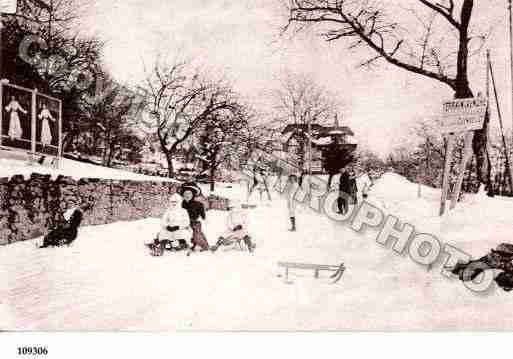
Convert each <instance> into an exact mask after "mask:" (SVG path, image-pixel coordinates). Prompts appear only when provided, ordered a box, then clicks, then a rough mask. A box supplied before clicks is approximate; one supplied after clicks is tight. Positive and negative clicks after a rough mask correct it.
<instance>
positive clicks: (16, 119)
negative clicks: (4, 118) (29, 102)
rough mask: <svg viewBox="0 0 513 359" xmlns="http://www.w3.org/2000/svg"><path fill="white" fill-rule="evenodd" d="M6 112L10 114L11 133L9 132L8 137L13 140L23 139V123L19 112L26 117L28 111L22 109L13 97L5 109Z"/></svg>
mask: <svg viewBox="0 0 513 359" xmlns="http://www.w3.org/2000/svg"><path fill="white" fill-rule="evenodd" d="M5 110H6V111H7V112H10V120H9V131H8V132H7V135H8V136H9V137H10V138H11V140H12V139H21V137H22V135H23V130H22V129H21V122H20V116H19V115H18V111H19V112H22V113H23V114H25V115H26V114H27V111H25V109H24V108H23V107H21V105H20V103H19V102H18V101H17V100H16V97H14V96H11V102H9V104H8V105H7V106H6V107H5Z"/></svg>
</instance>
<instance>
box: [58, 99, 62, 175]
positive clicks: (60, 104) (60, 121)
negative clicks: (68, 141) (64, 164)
mask: <svg viewBox="0 0 513 359" xmlns="http://www.w3.org/2000/svg"><path fill="white" fill-rule="evenodd" d="M57 146H59V148H58V149H57V168H60V167H61V161H62V101H61V100H59V142H58V144H57Z"/></svg>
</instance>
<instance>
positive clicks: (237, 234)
mask: <svg viewBox="0 0 513 359" xmlns="http://www.w3.org/2000/svg"><path fill="white" fill-rule="evenodd" d="M200 194H201V190H200V189H199V187H197V186H196V185H195V184H192V183H186V184H184V185H183V186H181V188H180V189H179V191H178V193H175V194H173V195H172V196H171V198H170V200H169V207H168V209H167V210H166V212H165V213H164V216H163V217H162V221H161V228H160V231H159V233H158V236H157V238H156V239H155V241H154V243H153V244H152V246H151V247H150V248H152V249H155V248H157V249H159V250H160V252H159V253H160V254H161V253H162V251H163V250H164V249H167V250H175V251H176V250H182V249H189V252H188V254H190V253H191V252H192V251H195V250H199V251H207V250H210V251H213V252H214V251H216V250H217V249H218V248H219V247H221V246H232V245H234V244H239V245H241V243H244V244H245V245H246V247H247V248H248V250H249V251H250V252H252V251H253V250H254V249H255V244H254V243H252V241H251V238H250V236H249V234H248V229H247V215H246V211H244V210H243V208H242V206H241V204H240V203H239V202H232V203H231V204H230V206H229V208H228V209H229V213H228V216H227V222H226V227H227V228H226V231H225V233H223V234H222V235H221V236H220V237H219V238H218V240H217V242H216V244H215V245H213V246H210V245H209V243H208V241H207V238H206V236H205V234H204V233H203V222H204V221H205V219H206V213H205V207H204V206H203V203H201V202H200V201H198V200H197V197H198V196H199V195H200ZM189 238H190V241H191V244H192V245H191V246H189V244H188V243H187V240H188V239H189Z"/></svg>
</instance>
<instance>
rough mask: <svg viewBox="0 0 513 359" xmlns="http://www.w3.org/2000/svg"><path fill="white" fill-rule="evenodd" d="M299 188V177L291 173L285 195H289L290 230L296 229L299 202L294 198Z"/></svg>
mask: <svg viewBox="0 0 513 359" xmlns="http://www.w3.org/2000/svg"><path fill="white" fill-rule="evenodd" d="M298 189H299V180H298V177H297V176H296V175H294V174H291V175H289V177H288V179H287V185H286V187H285V195H286V196H287V213H288V215H289V218H290V229H289V231H291V232H295V231H296V206H297V202H296V199H295V198H294V196H295V194H296V192H297V190H298Z"/></svg>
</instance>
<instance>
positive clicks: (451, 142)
mask: <svg viewBox="0 0 513 359" xmlns="http://www.w3.org/2000/svg"><path fill="white" fill-rule="evenodd" d="M453 148H454V133H449V134H448V136H447V148H446V150H445V166H444V175H443V183H442V196H441V200H440V216H441V215H443V214H444V212H445V202H446V201H447V192H448V191H449V175H450V170H451V160H452V151H453Z"/></svg>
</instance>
